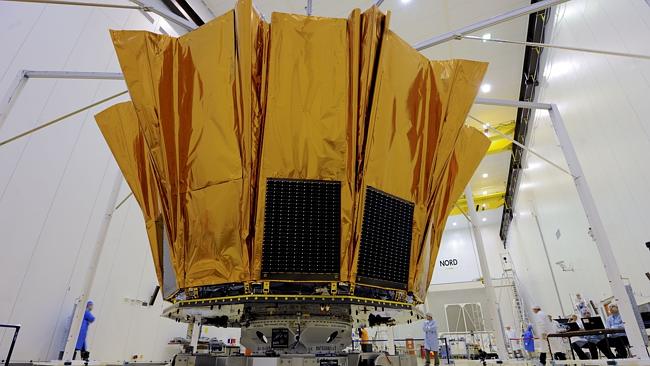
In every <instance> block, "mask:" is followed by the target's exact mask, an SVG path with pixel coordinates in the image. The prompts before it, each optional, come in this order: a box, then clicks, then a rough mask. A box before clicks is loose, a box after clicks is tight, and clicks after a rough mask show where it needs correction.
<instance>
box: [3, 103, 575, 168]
mask: <svg viewBox="0 0 650 366" xmlns="http://www.w3.org/2000/svg"><path fill="white" fill-rule="evenodd" d="M467 116H468V117H469V118H471V119H473V120H474V121H476V122H478V123H480V124H482V125H483V127H484V128H486V129H488V130H490V131H492V132H494V133H496V134H497V135H499V136H501V137H503V138H504V139H506V140H508V141H510V142H512V143H513V144H515V145H517V146H519V147H520V148H522V149H524V150H526V151H528V152H529V153H531V154H533V155H535V156H537V157H538V158H540V159H542V160H544V161H545V162H547V163H549V164H551V165H553V166H554V167H556V168H558V169H560V170H561V171H563V172H565V173H567V174H568V175H570V176H571V177H573V174H571V173H570V172H569V171H568V170H566V169H564V168H562V167H561V166H559V165H557V164H556V163H554V162H552V161H550V160H548V159H547V158H545V157H543V156H542V155H540V154H539V153H537V152H536V151H535V150H533V149H531V148H529V147H528V146H526V145H524V144H522V143H520V142H519V141H517V140H515V139H513V138H512V137H510V136H508V135H505V134H503V133H502V132H501V131H499V130H497V129H496V128H494V127H492V126H490V124H489V123H486V122H483V121H481V120H480V119H478V118H476V117H474V116H472V115H471V114H468V115H467ZM0 146H1V144H0ZM574 178H575V177H574Z"/></svg>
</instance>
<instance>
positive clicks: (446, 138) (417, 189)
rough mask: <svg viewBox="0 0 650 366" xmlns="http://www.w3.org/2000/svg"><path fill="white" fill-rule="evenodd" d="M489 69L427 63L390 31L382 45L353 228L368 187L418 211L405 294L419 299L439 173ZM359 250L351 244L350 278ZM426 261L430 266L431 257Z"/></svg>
mask: <svg viewBox="0 0 650 366" xmlns="http://www.w3.org/2000/svg"><path fill="white" fill-rule="evenodd" d="M486 69H487V64H486V63H482V62H474V61H466V60H453V61H444V62H431V61H429V60H427V59H426V58H425V57H424V56H422V55H421V54H420V53H419V52H417V51H415V50H414V49H413V48H412V47H411V46H410V45H408V44H407V43H406V42H405V41H403V40H402V39H401V38H399V37H398V36H397V35H396V34H395V33H393V32H392V31H387V32H385V34H384V36H383V38H382V41H381V46H380V56H379V62H378V66H377V72H376V75H375V78H376V80H375V85H374V91H373V99H372V105H371V114H370V118H369V123H368V129H367V137H366V145H365V151H364V157H363V161H364V163H363V168H362V171H361V172H360V174H361V175H362V181H361V187H360V189H359V194H358V196H357V199H358V207H359V209H358V210H357V215H356V225H355V227H356V232H357V233H361V231H362V225H363V222H364V219H363V218H364V214H365V213H364V210H363V209H362V208H363V207H365V197H366V190H367V189H368V188H369V187H372V188H374V189H378V190H380V191H382V192H385V193H387V194H390V195H394V196H396V197H398V198H401V199H404V200H406V201H408V202H411V203H413V204H414V205H415V207H414V213H413V224H412V235H411V240H412V241H411V246H410V251H411V255H410V261H409V268H410V270H409V279H408V289H409V290H414V293H415V294H416V296H420V298H423V296H424V293H425V292H423V290H422V289H420V288H419V287H417V288H416V286H415V284H416V273H417V272H418V271H417V264H418V261H419V260H420V259H421V257H422V255H423V254H424V251H423V249H427V248H423V247H425V245H426V233H427V231H428V227H429V222H430V221H429V220H430V219H431V216H432V214H433V212H434V203H435V200H436V198H437V199H441V198H442V197H443V196H441V195H445V194H446V195H448V193H447V191H448V190H449V189H450V187H448V184H446V182H445V181H444V180H443V178H445V174H444V173H445V172H446V171H447V170H449V164H450V162H451V155H452V152H453V149H454V146H455V145H456V142H457V140H458V136H459V132H460V130H461V127H462V126H463V124H464V121H465V118H466V116H467V113H468V112H469V108H470V107H471V105H472V104H473V101H474V98H475V96H476V93H477V92H478V88H479V86H480V83H481V80H482V78H483V75H484V73H485V71H486ZM450 101H453V102H450ZM484 138H485V137H484ZM485 139H486V138H485ZM486 140H487V139H486ZM479 151H480V150H479ZM484 153H485V151H483V154H484ZM455 174H456V172H455V171H450V172H449V174H448V176H447V177H446V178H448V179H449V180H451V181H453V179H454V177H455ZM445 202H446V201H445ZM445 207H446V206H445ZM445 216H446V215H445ZM360 243H361V241H357V242H356V243H355V258H354V264H353V266H352V277H355V276H356V274H357V273H356V269H357V268H358V266H359V253H360V252H362V251H361V250H360V249H361V248H360ZM438 245H439V243H436V242H434V243H433V244H432V245H431V248H428V251H429V252H431V251H435V252H437V249H438V248H437V247H438ZM434 259H435V257H434ZM429 262H431V263H433V262H434V261H432V260H431V256H429ZM427 277H429V276H427ZM357 280H361V282H362V283H364V282H365V280H364V279H359V278H358V279H357ZM427 281H430V278H428V279H427ZM369 284H373V283H369ZM424 291H425V290H424Z"/></svg>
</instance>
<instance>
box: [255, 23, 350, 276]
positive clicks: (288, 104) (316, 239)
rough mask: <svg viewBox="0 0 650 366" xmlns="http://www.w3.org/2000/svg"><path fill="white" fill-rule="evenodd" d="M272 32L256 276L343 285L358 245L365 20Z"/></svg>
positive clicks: (276, 26)
mask: <svg viewBox="0 0 650 366" xmlns="http://www.w3.org/2000/svg"><path fill="white" fill-rule="evenodd" d="M271 24H272V26H271V42H270V50H269V60H268V65H269V67H268V76H267V78H268V79H267V80H268V90H267V96H266V98H267V105H266V115H265V121H264V134H263V137H262V141H263V144H262V154H261V159H260V167H259V181H258V200H257V220H256V230H255V234H256V235H255V245H254V249H253V253H252V254H253V255H252V259H253V271H252V272H253V275H254V277H256V278H261V279H263V280H265V279H266V280H269V279H276V280H277V279H282V280H299V279H302V280H329V281H337V280H339V279H340V272H341V267H344V268H346V269H347V267H348V264H347V260H348V256H347V253H348V250H347V247H348V246H349V244H350V242H351V237H352V220H353V209H354V194H355V177H356V174H355V170H356V144H357V141H356V137H357V132H356V124H357V115H356V103H355V101H356V98H357V94H356V90H357V88H358V87H357V84H358V77H356V75H357V73H358V69H357V68H358V61H357V60H358V52H359V48H358V30H355V29H358V27H359V24H360V20H359V14H358V11H357V12H356V14H355V13H353V15H352V16H351V17H350V19H349V20H345V19H330V18H318V17H305V16H300V15H293V14H282V13H273V16H272V21H271ZM342 263H343V265H342Z"/></svg>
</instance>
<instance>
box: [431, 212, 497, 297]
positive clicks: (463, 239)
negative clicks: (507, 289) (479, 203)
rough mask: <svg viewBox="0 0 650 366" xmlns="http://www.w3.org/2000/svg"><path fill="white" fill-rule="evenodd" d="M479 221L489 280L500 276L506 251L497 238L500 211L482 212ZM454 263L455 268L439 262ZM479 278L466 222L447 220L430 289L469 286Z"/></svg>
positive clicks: (459, 218)
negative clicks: (451, 285)
mask: <svg viewBox="0 0 650 366" xmlns="http://www.w3.org/2000/svg"><path fill="white" fill-rule="evenodd" d="M479 218H480V219H483V218H485V219H486V221H485V222H483V221H481V222H480V225H479V226H480V229H481V236H482V238H483V244H484V245H485V249H486V250H485V251H486V256H487V260H488V266H489V270H490V274H491V276H492V278H500V277H502V275H503V266H502V265H501V256H502V254H503V253H505V252H506V250H505V249H504V247H503V242H502V241H501V238H499V228H500V226H499V220H500V219H501V209H496V210H488V211H482V212H480V213H479ZM453 259H455V260H456V261H457V264H456V265H443V264H442V263H441V261H444V260H453ZM481 277H482V273H481V266H480V263H479V259H478V253H477V251H476V241H475V239H474V237H473V234H472V230H471V227H470V225H469V222H468V221H467V219H465V217H464V216H463V215H456V216H451V217H449V220H447V226H446V227H445V231H444V232H443V234H442V241H441V243H440V251H439V252H438V259H437V260H436V265H435V267H434V270H433V277H432V279H431V284H432V285H440V284H449V283H457V282H472V281H477V280H480V279H481Z"/></svg>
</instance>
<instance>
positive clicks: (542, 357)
mask: <svg viewBox="0 0 650 366" xmlns="http://www.w3.org/2000/svg"><path fill="white" fill-rule="evenodd" d="M532 309H533V332H534V334H535V338H537V339H538V340H539V343H536V344H535V348H536V349H538V350H539V363H541V364H542V365H546V353H548V343H547V340H546V339H547V336H548V335H549V334H551V333H554V327H553V323H552V322H551V319H550V318H549V317H548V315H547V314H546V313H545V312H543V311H542V308H540V307H539V306H538V305H535V306H533V308H532ZM538 346H539V347H538Z"/></svg>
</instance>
